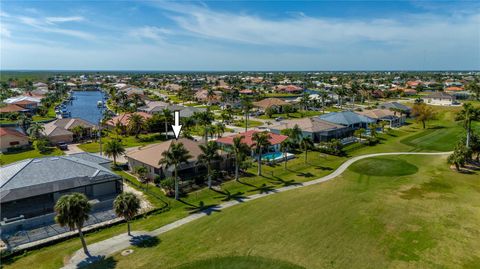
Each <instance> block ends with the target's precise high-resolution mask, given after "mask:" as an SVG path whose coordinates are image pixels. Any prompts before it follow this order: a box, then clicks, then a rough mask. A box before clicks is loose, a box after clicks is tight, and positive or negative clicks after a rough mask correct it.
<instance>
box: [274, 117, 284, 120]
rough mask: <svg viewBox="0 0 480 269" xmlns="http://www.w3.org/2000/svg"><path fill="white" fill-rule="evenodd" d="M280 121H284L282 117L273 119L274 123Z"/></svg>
mask: <svg viewBox="0 0 480 269" xmlns="http://www.w3.org/2000/svg"><path fill="white" fill-rule="evenodd" d="M282 120H284V118H283V117H278V118H275V121H282Z"/></svg>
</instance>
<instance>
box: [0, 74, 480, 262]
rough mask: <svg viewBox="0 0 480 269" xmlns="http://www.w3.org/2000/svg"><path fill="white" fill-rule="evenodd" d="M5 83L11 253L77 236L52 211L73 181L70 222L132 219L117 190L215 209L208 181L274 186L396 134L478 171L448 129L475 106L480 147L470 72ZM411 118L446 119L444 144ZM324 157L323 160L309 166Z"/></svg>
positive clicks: (142, 207)
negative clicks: (83, 203)
mask: <svg viewBox="0 0 480 269" xmlns="http://www.w3.org/2000/svg"><path fill="white" fill-rule="evenodd" d="M434 77H435V78H437V79H434ZM438 78H441V79H438ZM1 86H2V96H1V97H2V106H1V107H0V115H1V124H2V127H1V128H0V135H1V151H2V155H1V162H2V167H1V168H0V169H1V173H0V175H1V181H0V194H1V221H0V227H1V229H2V232H1V240H2V251H3V252H4V253H17V252H18V251H22V250H27V249H30V248H37V247H39V246H42V245H44V244H49V242H54V241H55V242H57V241H58V240H60V241H61V240H66V239H67V238H69V237H72V236H75V235H76V233H75V232H74V231H72V230H70V229H68V227H65V224H64V223H63V222H62V221H60V220H59V218H58V217H55V216H56V215H58V214H59V213H58V212H59V211H58V205H59V204H60V203H61V202H62V199H61V197H62V196H65V195H67V196H68V194H76V193H80V194H81V195H84V196H85V197H86V199H87V200H88V203H89V204H90V206H89V208H88V212H86V213H85V214H86V215H87V217H85V220H86V221H85V222H82V223H81V226H78V225H77V226H75V227H76V228H78V230H79V231H80V230H81V229H82V228H83V232H84V233H85V232H88V231H89V230H95V229H102V227H109V226H111V225H112V224H113V225H119V224H116V223H121V222H122V221H123V220H127V222H128V221H129V219H128V218H127V217H125V216H126V215H122V214H120V215H119V214H118V210H117V209H116V205H117V202H114V201H115V198H116V197H120V196H121V195H120V194H122V192H124V193H125V194H127V193H135V194H136V196H135V197H137V198H135V199H138V206H137V207H135V211H134V214H135V215H136V214H148V212H152V211H158V212H163V211H164V210H166V209H170V210H171V211H168V212H177V213H170V214H173V217H174V218H175V216H176V214H179V213H181V211H182V210H196V212H201V211H202V210H208V208H210V206H211V205H208V204H207V202H204V201H203V199H206V200H208V201H210V202H211V201H214V202H215V201H216V200H218V199H219V198H218V195H217V196H215V195H213V194H210V193H209V192H212V190H213V191H214V192H217V193H221V194H222V193H223V194H224V195H227V194H228V195H227V196H225V199H226V200H230V199H240V198H238V197H237V198H235V197H234V195H235V194H232V193H230V192H227V191H225V189H224V188H228V187H231V188H234V189H237V190H241V191H240V192H238V193H237V195H239V196H240V197H244V194H246V193H249V192H251V193H252V194H253V193H255V192H258V193H270V192H273V191H275V189H276V188H279V187H281V186H282V182H283V183H285V182H287V181H286V180H287V179H289V180H292V182H296V183H295V184H302V182H306V181H308V180H311V179H310V177H318V176H322V175H326V173H327V172H328V170H330V169H331V168H329V166H331V167H332V168H334V167H335V163H337V162H341V160H343V159H345V158H347V157H348V156H356V155H358V154H360V153H361V152H374V151H375V150H374V149H375V148H376V147H379V148H382V147H383V148H385V147H390V146H391V145H395V143H400V144H402V146H403V147H411V148H412V149H413V148H415V147H418V148H422V147H425V148H427V149H430V150H444V149H448V150H454V149H455V151H454V152H453V153H452V156H451V157H449V159H448V163H450V164H452V165H453V166H452V167H454V168H452V169H453V170H458V171H463V173H466V171H473V170H470V169H473V168H472V167H471V165H466V163H468V162H469V160H470V157H469V156H470V155H468V156H467V155H465V153H464V149H463V148H461V147H460V148H459V146H455V145H456V144H457V141H456V140H458V138H455V137H454V136H452V134H450V133H448V132H445V130H442V129H440V127H442V126H443V125H445V127H447V128H451V129H452V130H454V131H453V133H455V134H459V133H461V130H462V129H464V127H461V126H462V125H461V124H458V123H456V121H459V120H462V119H464V118H462V115H465V113H467V114H468V113H472V115H477V116H475V117H473V116H472V117H471V118H470V122H473V123H474V125H470V127H468V128H470V129H468V128H467V127H465V128H467V129H466V130H467V132H469V139H470V140H469V142H468V143H470V145H469V147H470V148H469V149H468V150H470V151H469V152H471V154H473V155H475V154H476V156H478V154H479V144H478V143H479V139H478V138H479V136H478V135H479V134H478V130H479V129H478V127H479V125H478V119H479V117H480V115H479V112H478V110H479V109H478V98H479V97H480V84H479V74H478V73H475V72H465V73H440V74H436V73H435V74H431V73H413V72H410V73H391V72H377V73H354V72H352V73H329V72H326V73H321V72H317V73H301V74H299V73H282V72H277V73H238V74H215V73H191V74H183V73H175V74H161V73H159V74H141V73H138V74H137V73H132V74H128V75H126V74H109V73H100V72H97V73H85V74H74V73H71V74H70V73H63V74H54V75H52V76H51V77H48V78H47V79H43V78H38V79H36V80H35V79H25V80H21V79H17V78H15V77H11V78H9V79H8V80H7V81H2V85H1ZM177 112H178V120H179V122H177V119H175V114H176V113H177ZM445 113H448V115H450V114H451V113H454V114H456V115H457V116H456V117H454V119H452V118H451V117H452V116H450V118H449V119H446V118H442V117H445ZM475 113H477V114H475ZM475 122H476V123H475ZM470 124H471V123H470ZM177 125H181V127H180V130H181V132H180V133H176V132H174V130H173V127H174V126H177ZM441 125H442V126H441ZM467 126H468V125H467ZM436 128H438V129H436ZM409 132H410V133H412V134H413V136H418V137H420V138H421V137H422V136H423V133H422V132H428V133H429V135H431V134H432V133H433V134H437V132H438V136H439V137H438V138H437V139H439V140H441V141H444V142H443V143H442V144H440V145H439V146H438V149H437V148H436V147H432V146H431V145H430V144H429V143H427V142H428V141H422V140H421V139H420V138H418V139H413V140H412V139H409V138H408V137H409V136H411V135H412V134H408V133H409ZM402 136H405V137H406V138H403V139H401V140H399V139H397V138H396V137H402ZM419 139H420V140H419ZM417 140H418V141H417ZM415 141H416V142H415ZM415 143H419V145H415ZM472 143H473V147H472ZM420 144H421V145H420ZM423 144H424V145H423ZM468 154H470V153H468ZM473 155H472V156H473ZM477 158H478V157H477ZM318 165H320V166H319V167H326V168H323V169H325V170H315V169H313V170H312V168H314V167H316V166H318ZM282 166H283V167H284V168H281V167H282ZM290 166H291V167H292V168H291V169H300V171H303V172H294V170H289V169H290V168H289V167H290ZM262 168H263V169H262ZM302 169H303V170H302ZM276 174H277V175H278V176H276ZM285 175H289V176H290V177H289V178H285ZM278 177H282V178H283V179H280V178H278ZM272 178H278V179H277V180H278V181H277V183H272V181H271V180H272ZM292 178H293V179H292ZM246 182H249V183H246ZM289 182H290V181H289ZM292 184H293V183H292ZM237 185H238V187H235V186H237ZM248 186H252V187H253V190H248ZM285 186H286V185H285ZM126 190H129V192H126ZM200 194H201V195H200ZM240 194H241V195H240ZM65 197H66V196H65ZM162 197H163V198H162ZM194 197H203V198H194ZM122 199H127V198H124V197H122ZM212 199H213V200H212ZM167 200H168V201H169V202H165V201H167ZM226 200H221V201H226ZM178 201H180V202H182V203H186V204H189V206H190V209H182V207H181V206H179V205H178V204H177V203H178ZM186 201H189V202H186ZM116 212H117V213H116ZM162 214H168V213H161V214H160V215H162ZM152 218H154V217H152ZM129 225H130V224H129ZM129 227H130V226H129ZM70 228H71V227H70ZM105 229H108V228H105ZM129 229H130V228H129ZM62 238H63V239H62ZM82 238H83V237H82ZM82 240H83V239H82ZM84 248H85V253H87V247H86V245H85V246H84Z"/></svg>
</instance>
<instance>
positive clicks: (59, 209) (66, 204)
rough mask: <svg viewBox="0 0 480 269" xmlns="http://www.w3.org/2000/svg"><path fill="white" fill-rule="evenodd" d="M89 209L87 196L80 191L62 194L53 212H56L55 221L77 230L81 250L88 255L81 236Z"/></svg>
mask: <svg viewBox="0 0 480 269" xmlns="http://www.w3.org/2000/svg"><path fill="white" fill-rule="evenodd" d="M90 209H91V205H90V203H89V202H88V199H87V197H86V196H85V195H84V194H82V193H72V194H68V195H63V196H62V197H60V199H58V201H57V203H56V204H55V212H56V213H57V215H56V216H55V221H56V222H57V223H58V224H60V226H62V227H64V226H68V228H70V229H71V230H74V229H77V230H78V235H79V236H80V240H81V241H82V246H83V252H85V254H86V255H87V256H90V253H89V252H88V249H87V244H86V243H85V239H84V237H83V232H82V227H83V224H84V222H85V221H87V220H88V214H89V213H90Z"/></svg>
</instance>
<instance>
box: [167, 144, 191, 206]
mask: <svg viewBox="0 0 480 269" xmlns="http://www.w3.org/2000/svg"><path fill="white" fill-rule="evenodd" d="M190 158H192V156H191V155H190V154H189V152H188V150H187V149H185V147H184V146H183V143H181V142H180V143H172V145H171V146H170V149H168V150H167V151H164V152H162V159H161V160H160V162H159V164H163V165H164V166H165V169H167V168H168V167H170V166H173V167H174V172H175V200H178V197H179V193H178V166H179V165H180V164H182V163H187V162H188V160H189V159H190Z"/></svg>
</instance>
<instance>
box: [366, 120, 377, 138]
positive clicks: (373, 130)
mask: <svg viewBox="0 0 480 269" xmlns="http://www.w3.org/2000/svg"><path fill="white" fill-rule="evenodd" d="M377 128H378V125H377V124H376V123H370V124H369V125H368V129H370V136H371V137H377Z"/></svg>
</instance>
